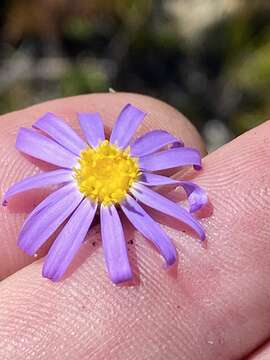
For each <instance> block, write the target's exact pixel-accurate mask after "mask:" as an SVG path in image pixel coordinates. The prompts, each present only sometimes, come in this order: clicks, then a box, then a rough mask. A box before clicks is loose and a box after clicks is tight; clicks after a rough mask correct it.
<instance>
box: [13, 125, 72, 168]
mask: <svg viewBox="0 0 270 360" xmlns="http://www.w3.org/2000/svg"><path fill="white" fill-rule="evenodd" d="M16 148H17V149H18V150H19V151H22V152H23V153H25V154H28V155H30V156H33V157H35V158H37V159H40V160H43V161H46V162H47V163H50V164H54V165H57V166H60V167H63V168H69V169H72V168H73V167H74V165H75V164H76V162H77V158H76V156H75V155H74V154H72V153H71V152H70V151H68V150H67V149H65V148H63V146H61V145H59V144H58V143H57V142H55V141H53V140H51V139H49V138H48V137H46V136H43V135H41V134H38V133H37V132H36V131H33V130H31V129H25V128H20V130H19V133H18V135H17V139H16Z"/></svg>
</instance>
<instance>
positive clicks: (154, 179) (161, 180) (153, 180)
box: [139, 172, 179, 186]
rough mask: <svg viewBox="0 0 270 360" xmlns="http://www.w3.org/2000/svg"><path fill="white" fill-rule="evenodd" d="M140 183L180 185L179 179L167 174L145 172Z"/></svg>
mask: <svg viewBox="0 0 270 360" xmlns="http://www.w3.org/2000/svg"><path fill="white" fill-rule="evenodd" d="M139 183H140V184H144V185H147V186H162V185H176V186H177V185H179V181H177V180H174V179H171V178H169V177H167V176H162V175H157V174H152V173H147V172H143V173H142V174H141V176H140V179H139Z"/></svg>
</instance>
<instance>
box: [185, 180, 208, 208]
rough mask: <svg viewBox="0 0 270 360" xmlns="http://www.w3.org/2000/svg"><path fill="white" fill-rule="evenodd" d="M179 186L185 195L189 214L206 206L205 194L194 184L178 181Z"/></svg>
mask: <svg viewBox="0 0 270 360" xmlns="http://www.w3.org/2000/svg"><path fill="white" fill-rule="evenodd" d="M179 185H180V186H182V187H183V189H184V190H185V192H186V194H187V197H188V202H189V211H190V212H191V213H193V212H195V211H197V210H199V209H200V208H202V207H203V206H204V205H206V204H207V202H208V197H207V194H206V192H205V191H204V190H203V189H202V188H201V187H200V186H198V185H196V184H194V183H193V182H192V181H179Z"/></svg>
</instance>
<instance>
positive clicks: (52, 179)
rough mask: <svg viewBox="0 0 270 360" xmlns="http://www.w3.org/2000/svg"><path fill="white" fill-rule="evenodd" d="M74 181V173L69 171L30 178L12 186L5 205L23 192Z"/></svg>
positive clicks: (57, 171)
mask: <svg viewBox="0 0 270 360" xmlns="http://www.w3.org/2000/svg"><path fill="white" fill-rule="evenodd" d="M72 180H73V177H72V173H71V171H70V170H67V169H59V170H55V171H49V172H45V173H42V174H38V175H35V176H29V177H27V178H26V179H23V180H22V181H19V182H17V183H16V184H14V185H12V186H11V187H10V188H9V189H8V190H7V192H6V193H5V195H4V197H3V205H4V206H5V205H7V201H8V200H9V199H10V198H11V197H12V196H14V195H16V194H19V193H21V192H24V191H27V190H30V189H36V188H40V187H44V186H49V185H56V184H62V183H67V182H70V181H72Z"/></svg>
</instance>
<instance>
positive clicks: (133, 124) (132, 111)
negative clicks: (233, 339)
mask: <svg viewBox="0 0 270 360" xmlns="http://www.w3.org/2000/svg"><path fill="white" fill-rule="evenodd" d="M145 115H146V113H145V112H143V111H141V110H140V109H138V108H136V107H135V106H133V105H131V104H127V105H126V106H125V107H124V109H123V110H122V111H121V113H120V115H119V116H118V119H117V120H116V123H115V125H114V127H113V130H112V133H111V138H110V142H111V143H112V144H115V145H117V146H118V147H119V148H125V147H126V146H128V145H129V142H130V140H131V138H132V136H133V134H134V133H135V131H136V130H137V127H138V126H139V125H140V123H141V122H142V121H143V119H144V117H145Z"/></svg>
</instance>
